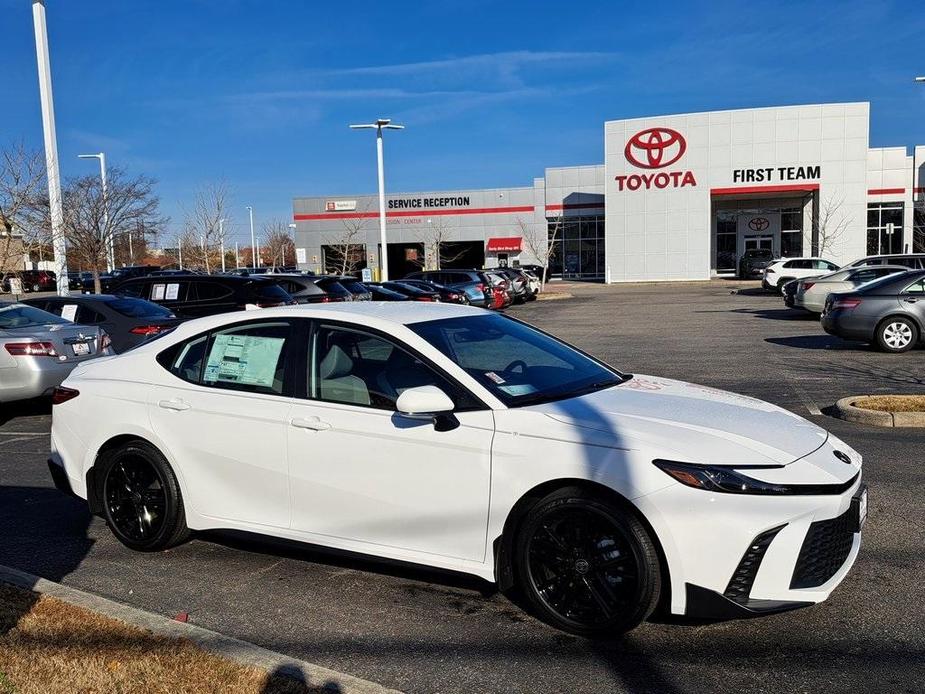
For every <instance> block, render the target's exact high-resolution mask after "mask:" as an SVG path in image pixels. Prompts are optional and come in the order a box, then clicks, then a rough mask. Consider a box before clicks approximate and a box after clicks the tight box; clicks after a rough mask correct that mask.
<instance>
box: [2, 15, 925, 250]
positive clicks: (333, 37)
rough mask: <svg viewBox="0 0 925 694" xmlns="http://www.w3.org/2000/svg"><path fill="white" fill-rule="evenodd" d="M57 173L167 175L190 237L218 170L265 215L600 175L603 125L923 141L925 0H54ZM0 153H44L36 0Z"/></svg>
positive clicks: (16, 35) (167, 194) (7, 81)
mask: <svg viewBox="0 0 925 694" xmlns="http://www.w3.org/2000/svg"><path fill="white" fill-rule="evenodd" d="M46 4H47V8H48V31H49V41H50V45H51V60H52V72H53V79H54V90H55V105H56V112H57V127H58V147H59V152H60V158H61V167H62V174H64V175H73V174H80V173H84V172H87V171H89V170H92V166H93V164H92V163H90V162H85V161H80V160H78V159H77V158H76V155H77V154H78V153H80V152H96V151H100V150H103V151H105V152H106V154H107V157H108V158H109V162H110V164H111V165H119V166H124V167H126V168H127V169H128V170H129V171H130V172H132V173H147V174H149V175H152V176H154V177H155V178H157V179H158V180H159V181H160V186H159V190H160V194H161V198H162V203H163V209H164V211H165V212H166V213H167V214H168V215H170V216H171V218H172V220H173V224H174V225H176V226H178V225H179V224H180V222H181V221H182V218H183V214H184V213H183V209H184V205H186V207H189V206H191V204H192V199H193V196H194V193H195V190H196V189H197V188H198V187H199V186H201V185H202V184H204V183H208V182H212V181H216V180H220V179H223V180H225V181H226V182H227V183H228V184H229V185H230V186H231V188H232V189H233V191H234V197H235V201H236V211H235V214H234V222H235V225H234V228H235V230H236V232H238V233H241V234H242V238H243V232H244V231H245V229H246V222H247V213H246V211H245V209H244V206H245V205H253V206H254V209H255V215H256V218H257V223H258V225H259V224H260V222H261V221H265V220H267V219H268V218H270V217H276V218H281V219H288V218H289V217H290V216H291V211H292V208H291V199H292V197H293V196H297V195H326V194H336V193H356V192H372V191H374V190H375V188H376V179H375V151H374V143H373V139H374V138H373V136H372V134H371V133H369V132H352V131H350V130H349V129H348V128H347V124H348V123H352V122H369V121H370V120H373V119H375V118H376V117H380V116H381V117H392V118H393V119H394V120H395V121H396V122H402V123H404V124H405V125H406V126H407V129H406V130H404V131H402V132H397V133H396V132H392V133H388V135H389V136H391V137H387V142H386V177H387V178H386V186H387V189H388V190H391V191H396V192H397V191H411V190H434V189H445V188H450V189H452V188H470V187H490V186H496V185H497V186H515V185H529V184H530V183H531V182H532V179H533V177H534V176H540V175H542V173H543V169H544V167H546V166H562V165H575V164H587V163H600V162H601V161H602V160H603V128H602V124H603V121H604V120H611V119H618V118H625V117H635V116H648V115H658V114H670V113H685V112H689V111H701V110H714V109H722V108H741V107H752V106H776V105H784V104H799V103H820V102H829V101H870V102H871V104H872V106H871V144H872V146H897V145H907V146H909V145H912V144H915V143H925V86H923V85H917V84H914V83H913V82H912V78H913V76H915V75H917V74H925V52H923V50H922V45H923V37H925V12H923V11H922V6H921V3H920V2H915V1H912V0H909V1H906V2H881V1H878V2H870V1H864V2H769V3H760V2H759V3H749V4H748V6H747V7H746V6H745V3H739V2H733V3H727V2H704V3H685V2H679V1H675V0H663V1H662V2H660V3H657V4H655V3H636V2H620V1H614V0H611V1H610V2H606V3H605V2H593V1H592V2H584V3H567V2H561V0H560V2H556V3H547V2H487V1H480V0H467V1H466V2H458V1H454V2H444V1H430V0H428V1H426V2H415V3H400V2H392V3H365V2H360V1H359V0H354V2H350V3H343V2H340V3H335V2H296V1H295V0H290V1H288V2H281V1H274V0H262V1H257V0H222V1H207V0H186V1H183V2H181V1H179V0H161V1H160V2H149V1H146V0H132V1H131V2H125V1H124V0H122V1H121V2H116V1H115V0H94V1H93V2H65V1H64V0H47V2H46ZM0 26H2V27H3V35H4V41H3V47H2V49H0V76H2V92H3V105H2V107H0V143H2V144H6V143H7V142H9V141H11V140H24V141H25V142H26V143H27V144H28V145H31V146H34V147H40V146H41V144H42V134H41V120H40V111H39V97H38V86H37V78H36V65H35V44H34V36H33V30H32V14H31V3H30V2H28V1H27V0H0Z"/></svg>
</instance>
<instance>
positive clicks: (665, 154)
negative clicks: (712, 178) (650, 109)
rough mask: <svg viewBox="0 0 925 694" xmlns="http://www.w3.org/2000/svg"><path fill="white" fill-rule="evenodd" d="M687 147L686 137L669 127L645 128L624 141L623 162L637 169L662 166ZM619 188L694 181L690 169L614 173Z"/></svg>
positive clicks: (680, 185)
mask: <svg viewBox="0 0 925 694" xmlns="http://www.w3.org/2000/svg"><path fill="white" fill-rule="evenodd" d="M686 151H687V140H685V139H684V136H683V135H682V134H681V133H679V132H678V131H677V130H672V129H671V128H646V129H645V130H640V131H639V132H638V133H636V134H635V135H633V136H632V137H631V138H630V139H629V140H627V142H626V147H625V148H624V149H623V154H624V156H625V157H626V162H627V163H628V164H630V165H631V166H635V167H636V168H639V169H649V170H650V171H652V170H655V169H665V168H667V167H669V166H671V165H672V164H675V163H677V162H678V161H679V160H680V159H681V157H683V156H684V152H686ZM614 179H615V180H616V182H617V189H618V190H621V191H623V190H639V189H640V188H642V189H644V190H651V189H652V188H656V189H663V188H683V187H685V186H695V185H697V180H696V179H695V178H694V172H693V171H687V170H680V171H658V172H655V171H652V172H651V173H638V174H635V173H634V174H619V175H617V176H615V177H614Z"/></svg>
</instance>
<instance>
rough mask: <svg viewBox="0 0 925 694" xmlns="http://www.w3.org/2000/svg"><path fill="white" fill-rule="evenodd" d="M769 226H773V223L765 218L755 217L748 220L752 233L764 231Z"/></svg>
mask: <svg viewBox="0 0 925 694" xmlns="http://www.w3.org/2000/svg"><path fill="white" fill-rule="evenodd" d="M769 226H771V222H769V221H768V220H767V219H765V218H764V217H755V218H754V219H750V220H748V228H749V229H751V230H752V231H764V230H765V229H767V228H768V227H769Z"/></svg>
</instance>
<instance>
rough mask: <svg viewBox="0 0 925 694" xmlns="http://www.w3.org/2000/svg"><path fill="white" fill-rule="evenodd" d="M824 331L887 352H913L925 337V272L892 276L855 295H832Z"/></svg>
mask: <svg viewBox="0 0 925 694" xmlns="http://www.w3.org/2000/svg"><path fill="white" fill-rule="evenodd" d="M822 327H823V328H824V329H825V331H826V332H827V333H829V334H830V335H837V336H838V337H841V338H844V339H846V340H859V341H861V342H869V343H872V344H876V345H877V346H878V347H879V348H880V349H882V350H884V351H886V352H905V351H907V350H910V349H912V348H913V347H914V346H915V344H916V343H917V342H919V341H921V340H922V336H923V335H925V272H923V271H916V272H906V273H902V274H899V275H888V276H887V277H884V278H883V279H880V280H876V281H874V282H870V283H868V284H865V285H863V286H861V287H859V288H858V289H855V290H854V291H850V292H836V293H834V294H829V296H828V298H826V301H825V310H824V311H823V313H822Z"/></svg>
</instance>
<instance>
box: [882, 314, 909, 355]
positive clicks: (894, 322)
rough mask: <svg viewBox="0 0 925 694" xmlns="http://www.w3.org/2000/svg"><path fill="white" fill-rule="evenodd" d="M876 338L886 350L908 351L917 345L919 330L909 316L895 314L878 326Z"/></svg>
mask: <svg viewBox="0 0 925 694" xmlns="http://www.w3.org/2000/svg"><path fill="white" fill-rule="evenodd" d="M876 338H877V345H878V346H879V347H880V349H882V350H884V351H885V352H906V351H908V350H910V349H912V347H913V346H914V345H915V342H916V340H917V339H918V330H917V329H916V326H915V323H913V322H912V321H911V320H909V319H908V318H903V317H902V316H893V317H891V318H887V319H886V320H885V321H883V322H882V323H881V324H880V325H878V326H877V332H876Z"/></svg>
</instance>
